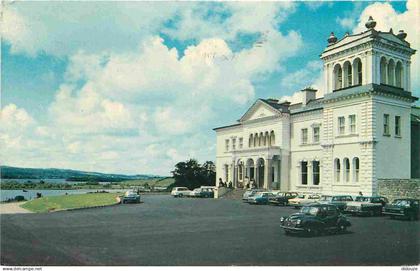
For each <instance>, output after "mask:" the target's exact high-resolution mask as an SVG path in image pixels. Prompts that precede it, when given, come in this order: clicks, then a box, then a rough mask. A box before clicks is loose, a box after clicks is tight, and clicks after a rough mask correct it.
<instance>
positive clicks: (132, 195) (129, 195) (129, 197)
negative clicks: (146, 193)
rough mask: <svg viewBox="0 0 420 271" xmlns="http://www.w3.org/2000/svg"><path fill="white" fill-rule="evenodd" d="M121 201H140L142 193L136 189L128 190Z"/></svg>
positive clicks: (123, 202)
mask: <svg viewBox="0 0 420 271" xmlns="http://www.w3.org/2000/svg"><path fill="white" fill-rule="evenodd" d="M121 203H122V204H125V203H140V195H139V194H137V192H135V191H127V192H125V194H124V196H123V197H122V198H121Z"/></svg>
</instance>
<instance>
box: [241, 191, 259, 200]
mask: <svg viewBox="0 0 420 271" xmlns="http://www.w3.org/2000/svg"><path fill="white" fill-rule="evenodd" d="M263 191H264V190H263V189H248V190H246V191H245V193H244V194H243V195H242V200H243V201H245V202H248V199H249V197H252V196H254V195H255V194H256V193H257V192H263Z"/></svg>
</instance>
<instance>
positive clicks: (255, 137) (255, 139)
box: [254, 134, 258, 147]
mask: <svg viewBox="0 0 420 271" xmlns="http://www.w3.org/2000/svg"><path fill="white" fill-rule="evenodd" d="M257 146H258V134H254V147H257Z"/></svg>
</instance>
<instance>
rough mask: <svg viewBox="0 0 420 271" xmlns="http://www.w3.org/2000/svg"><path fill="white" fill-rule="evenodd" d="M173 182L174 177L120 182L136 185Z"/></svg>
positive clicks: (164, 184) (169, 183)
mask: <svg viewBox="0 0 420 271" xmlns="http://www.w3.org/2000/svg"><path fill="white" fill-rule="evenodd" d="M174 182H175V179H174V178H171V177H168V178H155V179H147V180H129V181H123V182H121V183H120V184H122V185H133V186H134V185H138V186H142V185H144V184H145V183H147V184H149V186H169V185H171V184H172V183H174Z"/></svg>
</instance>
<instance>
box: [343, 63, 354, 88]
mask: <svg viewBox="0 0 420 271" xmlns="http://www.w3.org/2000/svg"><path fill="white" fill-rule="evenodd" d="M343 68H344V87H350V86H351V85H352V81H353V73H352V68H351V64H350V62H349V61H346V62H344V65H343Z"/></svg>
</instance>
